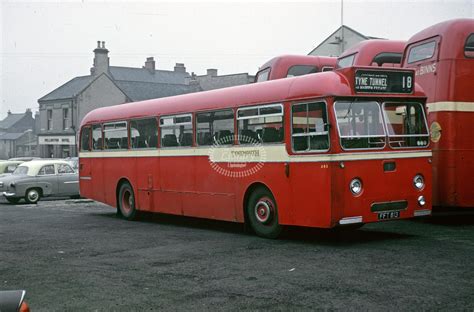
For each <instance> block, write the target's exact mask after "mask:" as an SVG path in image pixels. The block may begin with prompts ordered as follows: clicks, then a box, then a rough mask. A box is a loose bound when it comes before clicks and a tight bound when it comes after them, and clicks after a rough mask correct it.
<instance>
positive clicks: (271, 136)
mask: <svg viewBox="0 0 474 312" xmlns="http://www.w3.org/2000/svg"><path fill="white" fill-rule="evenodd" d="M279 137H280V135H279V131H278V130H277V129H276V128H274V127H268V128H263V134H262V141H263V142H267V143H274V142H279V141H280V140H279Z"/></svg>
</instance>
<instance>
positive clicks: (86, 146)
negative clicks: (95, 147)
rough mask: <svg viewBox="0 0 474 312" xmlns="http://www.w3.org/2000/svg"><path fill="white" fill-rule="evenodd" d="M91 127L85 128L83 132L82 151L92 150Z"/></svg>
mask: <svg viewBox="0 0 474 312" xmlns="http://www.w3.org/2000/svg"><path fill="white" fill-rule="evenodd" d="M90 139H91V127H84V128H82V130H81V151H90V150H91V141H90Z"/></svg>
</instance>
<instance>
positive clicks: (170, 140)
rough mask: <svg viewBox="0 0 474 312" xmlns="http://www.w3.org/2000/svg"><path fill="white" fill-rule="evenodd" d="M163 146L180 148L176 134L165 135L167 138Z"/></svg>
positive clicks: (164, 138)
mask: <svg viewBox="0 0 474 312" xmlns="http://www.w3.org/2000/svg"><path fill="white" fill-rule="evenodd" d="M161 145H162V146H164V147H170V146H179V144H178V140H177V139H176V135H174V134H165V136H164V137H163V139H162V140H161Z"/></svg>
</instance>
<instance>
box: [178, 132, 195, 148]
mask: <svg viewBox="0 0 474 312" xmlns="http://www.w3.org/2000/svg"><path fill="white" fill-rule="evenodd" d="M180 143H181V144H180V145H181V146H192V145H193V134H192V133H183V135H182V137H181V140H180Z"/></svg>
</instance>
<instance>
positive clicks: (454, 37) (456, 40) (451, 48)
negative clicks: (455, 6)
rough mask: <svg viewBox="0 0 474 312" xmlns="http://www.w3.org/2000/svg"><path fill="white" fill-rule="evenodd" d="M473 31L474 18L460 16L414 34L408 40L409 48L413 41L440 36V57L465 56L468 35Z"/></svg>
mask: <svg viewBox="0 0 474 312" xmlns="http://www.w3.org/2000/svg"><path fill="white" fill-rule="evenodd" d="M471 33H474V19H471V18H458V19H453V20H448V21H445V22H441V23H438V24H435V25H433V26H430V27H428V28H426V29H423V30H422V31H420V32H418V33H416V34H415V35H413V36H412V37H411V38H410V39H409V40H408V42H407V48H408V45H411V44H413V43H416V42H419V41H423V40H425V39H428V38H432V37H436V36H440V37H441V38H442V39H441V40H442V41H441V46H440V51H439V58H440V59H449V58H459V57H463V56H464V50H463V47H464V45H465V43H466V39H467V36H468V35H469V34H471ZM405 54H406V51H405Z"/></svg>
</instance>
